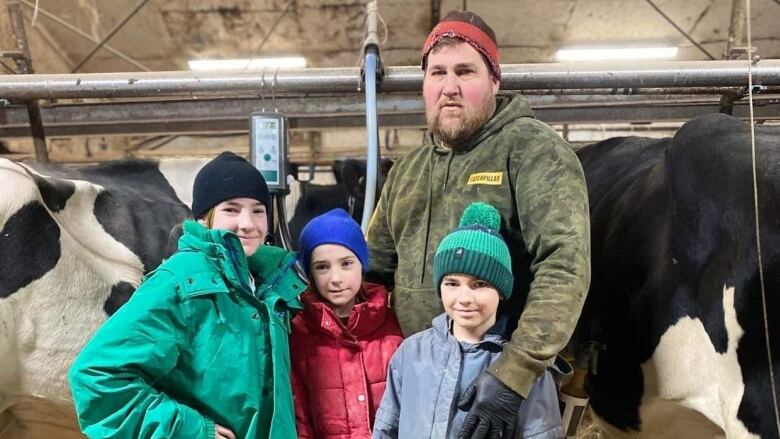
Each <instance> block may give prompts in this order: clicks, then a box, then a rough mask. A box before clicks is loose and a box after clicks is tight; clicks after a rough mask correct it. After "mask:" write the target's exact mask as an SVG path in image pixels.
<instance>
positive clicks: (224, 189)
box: [192, 151, 271, 218]
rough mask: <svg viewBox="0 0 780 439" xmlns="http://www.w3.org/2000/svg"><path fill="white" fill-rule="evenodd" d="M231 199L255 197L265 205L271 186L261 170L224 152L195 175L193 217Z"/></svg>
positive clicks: (197, 216) (201, 215)
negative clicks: (267, 183) (266, 181)
mask: <svg viewBox="0 0 780 439" xmlns="http://www.w3.org/2000/svg"><path fill="white" fill-rule="evenodd" d="M232 198H252V199H255V200H257V201H259V202H261V203H263V204H264V205H265V206H266V208H267V207H269V206H270V205H271V204H270V201H269V199H270V198H269V196H268V186H267V185H266V184H265V179H264V178H263V175H262V174H260V171H258V170H257V168H255V167H254V166H252V164H251V163H249V162H248V161H246V160H245V159H244V158H243V157H240V156H238V155H236V154H233V153H232V152H229V151H227V152H223V153H222V154H220V155H218V156H217V157H216V158H214V160H212V161H210V162H208V163H207V164H206V166H204V167H203V168H202V169H201V170H200V171H199V172H198V175H196V176H195V184H193V186H192V216H194V217H195V218H201V217H203V215H205V214H206V213H207V212H208V211H209V209H211V208H212V207H214V206H216V205H217V204H219V203H221V202H223V201H226V200H230V199H232Z"/></svg>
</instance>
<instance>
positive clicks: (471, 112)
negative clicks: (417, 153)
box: [425, 94, 496, 147]
mask: <svg viewBox="0 0 780 439" xmlns="http://www.w3.org/2000/svg"><path fill="white" fill-rule="evenodd" d="M447 103H456V104H460V105H461V107H460V115H459V120H458V122H457V123H456V124H454V125H452V124H449V125H447V126H442V124H441V111H442V107H443V106H444V105H445V104H447ZM495 110H496V101H495V97H494V96H493V95H492V94H486V95H485V99H484V100H483V101H482V102H481V104H480V105H479V106H478V107H476V108H472V107H467V106H466V105H464V103H463V100H462V99H457V100H442V101H440V102H437V103H436V106H435V107H434V108H433V109H428V110H426V112H425V119H426V120H427V122H428V129H430V130H431V132H432V133H433V135H435V136H436V137H437V138H439V140H441V141H442V142H444V143H445V145H446V146H447V147H453V146H457V145H458V144H460V143H463V142H465V141H467V140H469V139H470V138H471V137H472V136H473V135H474V134H476V132H477V131H479V129H480V128H482V125H484V124H485V122H487V121H488V120H489V119H490V117H491V116H493V112H494V111H495Z"/></svg>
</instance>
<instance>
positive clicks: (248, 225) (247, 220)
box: [211, 198, 268, 256]
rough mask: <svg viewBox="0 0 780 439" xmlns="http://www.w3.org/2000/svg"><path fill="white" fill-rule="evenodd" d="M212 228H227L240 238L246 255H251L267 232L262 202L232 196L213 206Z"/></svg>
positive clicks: (266, 219) (266, 218) (266, 217)
mask: <svg viewBox="0 0 780 439" xmlns="http://www.w3.org/2000/svg"><path fill="white" fill-rule="evenodd" d="M211 228H212V229H224V230H229V231H231V232H233V233H235V234H236V235H238V239H240V240H241V247H243V248H244V253H246V255H247V256H252V255H253V254H254V253H255V251H256V250H257V248H258V247H259V246H260V244H262V243H263V240H264V239H265V235H266V234H267V233H268V216H267V214H266V210H265V206H264V205H263V203H261V202H259V201H257V200H255V199H253V198H233V199H230V200H227V201H223V202H221V203H219V204H217V205H216V206H214V217H213V219H212V222H211Z"/></svg>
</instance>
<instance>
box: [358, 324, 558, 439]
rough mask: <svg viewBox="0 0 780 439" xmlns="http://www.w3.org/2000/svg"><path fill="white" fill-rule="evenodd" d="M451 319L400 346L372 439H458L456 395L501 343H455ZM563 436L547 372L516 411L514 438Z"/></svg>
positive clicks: (494, 339) (489, 337)
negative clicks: (456, 438)
mask: <svg viewBox="0 0 780 439" xmlns="http://www.w3.org/2000/svg"><path fill="white" fill-rule="evenodd" d="M449 328H450V317H449V316H448V315H447V314H442V315H440V316H438V317H436V318H435V319H433V327H432V328H430V329H427V330H425V331H422V332H419V333H417V334H414V335H413V336H411V337H409V338H408V339H406V340H404V342H403V343H401V346H400V347H399V348H398V350H397V351H396V353H395V354H394V355H393V358H392V360H391V361H390V367H389V369H388V371H387V386H386V388H385V394H384V396H383V397H382V402H381V404H380V405H379V410H378V411H377V414H376V419H375V421H374V433H373V437H374V439H385V438H403V439H418V438H419V439H423V438H424V439H428V438H431V439H448V438H454V437H457V434H458V432H459V430H460V427H461V425H462V423H463V418H464V417H465V412H463V411H462V410H460V409H459V408H458V407H457V404H458V400H459V399H460V396H461V393H462V392H463V391H464V390H465V388H466V387H467V386H468V384H469V383H470V382H471V381H473V379H474V378H476V376H477V375H478V374H479V373H480V372H482V371H483V370H485V369H487V366H488V365H489V364H490V363H492V362H493V361H495V360H496V359H498V357H499V355H501V350H502V348H503V347H504V345H505V344H506V342H507V341H506V339H505V338H504V337H503V336H501V335H498V334H485V336H484V337H483V339H482V341H481V342H480V343H479V344H476V345H474V344H469V343H463V342H458V340H456V339H455V337H453V336H452V334H450V331H449ZM562 437H564V431H563V426H562V424H561V415H560V409H559V407H558V394H557V391H556V387H555V383H554V382H553V377H552V374H551V373H550V372H549V371H546V372H545V373H544V374H542V375H541V376H540V377H539V378H538V379H537V380H536V381H535V382H534V384H533V387H532V388H531V393H530V394H529V395H528V399H527V400H526V401H525V402H523V404H522V405H521V406H520V411H519V413H518V418H517V427H516V429H515V436H514V438H515V439H518V438H523V439H528V438H533V439H559V438H562Z"/></svg>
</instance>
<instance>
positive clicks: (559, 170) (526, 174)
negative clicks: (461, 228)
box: [367, 94, 590, 396]
mask: <svg viewBox="0 0 780 439" xmlns="http://www.w3.org/2000/svg"><path fill="white" fill-rule="evenodd" d="M474 201H484V202H487V203H490V204H492V205H493V206H495V207H496V209H498V211H499V212H501V216H502V225H501V228H502V235H503V236H504V238H505V240H506V242H507V244H508V246H509V249H510V252H511V254H512V265H513V269H512V271H513V273H514V275H515V285H514V290H513V293H512V297H511V299H510V300H508V301H507V302H506V303H503V304H502V307H501V310H500V313H501V317H500V318H499V321H504V322H506V324H507V332H510V331H512V330H514V332H513V333H512V336H511V341H510V343H509V344H508V345H507V346H506V348H505V350H504V354H503V355H502V357H501V358H500V359H499V360H497V361H496V362H495V363H493V365H492V366H491V367H490V369H489V371H490V372H491V373H492V374H494V375H495V376H496V377H498V378H499V379H500V380H501V381H502V382H504V383H505V384H506V385H508V386H509V387H510V388H512V389H513V390H515V391H516V392H517V393H519V394H520V395H522V396H528V393H529V391H530V389H531V385H532V384H533V382H534V380H535V379H536V378H537V377H538V376H539V375H541V374H542V372H543V371H544V370H545V369H546V368H547V367H549V366H550V365H552V362H553V360H554V359H555V355H556V354H557V353H558V352H559V351H560V350H562V349H563V348H564V346H565V345H566V343H567V342H568V340H569V337H571V334H572V332H573V331H574V327H575V324H576V322H577V319H578V317H579V315H580V311H581V309H582V305H583V302H584V300H585V296H586V293H587V291H588V285H589V283H590V230H589V217H588V200H587V190H586V187H585V178H584V176H583V173H582V167H581V166H580V163H579V161H578V159H577V157H576V155H575V154H574V152H573V151H572V150H571V148H570V147H569V146H568V145H567V144H566V142H565V141H564V140H563V139H561V138H560V136H558V135H557V134H556V133H555V132H554V131H553V130H552V129H551V128H550V127H549V126H547V125H546V124H544V123H542V122H539V121H537V120H536V119H534V118H533V112H532V111H531V109H530V107H529V106H528V101H527V100H526V99H525V98H524V97H523V96H522V95H519V94H499V95H498V96H497V97H496V112H495V114H494V115H493V117H492V118H491V119H490V120H489V121H488V122H487V123H486V124H485V125H484V126H483V127H482V128H481V129H480V131H479V132H477V134H475V135H474V137H473V138H472V139H471V140H469V141H468V142H466V143H465V144H462V145H458V147H457V148H455V149H453V150H450V149H446V148H443V147H441V146H440V145H439V144H438V140H437V139H436V138H435V137H434V136H433V135H432V134H430V133H428V134H427V135H426V138H425V142H424V144H423V145H422V147H420V148H417V149H415V150H414V151H412V152H410V153H409V154H408V155H406V156H404V157H403V158H402V159H400V160H399V161H398V162H397V163H396V164H395V165H394V166H393V168H392V169H391V171H390V174H389V175H388V179H387V182H386V183H385V186H384V188H383V190H382V195H381V197H380V199H379V203H378V205H377V208H376V210H375V211H374V214H373V216H372V219H371V223H370V225H369V229H368V232H367V240H368V245H369V250H370V253H371V262H370V266H369V273H368V277H369V278H371V279H373V280H376V281H379V282H383V283H385V284H386V285H393V284H394V288H393V296H392V300H393V302H392V303H393V307H394V308H395V311H396V314H397V316H398V320H399V322H400V323H401V328H402V329H403V331H404V334H405V335H407V336H408V335H410V334H412V333H415V332H419V331H421V330H423V329H425V328H427V327H429V326H430V322H431V320H432V319H433V318H434V317H435V316H436V315H438V314H440V313H441V312H442V310H443V308H442V306H441V301H440V300H439V297H438V296H437V295H436V293H435V292H434V289H433V256H434V254H435V252H436V248H437V246H438V244H439V242H440V241H441V239H442V238H443V237H444V235H446V234H447V233H448V232H449V231H451V230H452V229H454V228H455V227H456V226H457V224H458V220H459V218H460V215H461V213H462V212H463V210H464V209H465V208H466V206H468V205H469V204H470V203H472V202H474ZM518 316H519V320H518ZM515 328H516V329H515Z"/></svg>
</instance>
